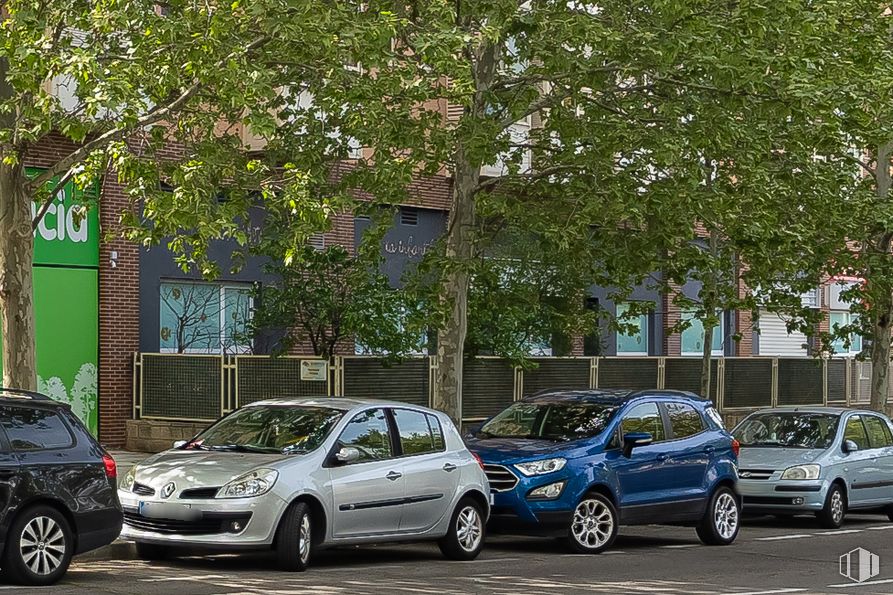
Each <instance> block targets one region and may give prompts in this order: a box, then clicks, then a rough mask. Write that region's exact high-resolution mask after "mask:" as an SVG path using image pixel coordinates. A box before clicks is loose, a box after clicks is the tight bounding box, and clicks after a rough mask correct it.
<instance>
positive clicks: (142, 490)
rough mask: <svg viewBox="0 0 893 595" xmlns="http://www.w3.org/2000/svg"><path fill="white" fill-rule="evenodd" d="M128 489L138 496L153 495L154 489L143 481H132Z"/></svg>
mask: <svg viewBox="0 0 893 595" xmlns="http://www.w3.org/2000/svg"><path fill="white" fill-rule="evenodd" d="M130 491H131V492H133V493H134V494H139V495H140V496H154V495H155V489H154V488H150V487H149V486H147V485H146V484H143V483H134V484H133V487H132V488H130Z"/></svg>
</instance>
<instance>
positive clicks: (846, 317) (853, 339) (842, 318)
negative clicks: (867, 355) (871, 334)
mask: <svg viewBox="0 0 893 595" xmlns="http://www.w3.org/2000/svg"><path fill="white" fill-rule="evenodd" d="M858 321H859V317H858V316H857V315H855V314H853V313H852V312H846V311H844V312H840V311H832V312H831V314H830V322H831V331H832V332H835V331H837V329H841V328H844V327H846V326H850V325H855V324H856V323H857V322H858ZM849 339H850V341H849V342H850V344H849V347H847V345H845V343H846V341H845V339H844V338H843V337H838V338H836V339H834V342H832V343H831V346H832V347H833V348H834V354H835V355H844V356H846V355H856V354H858V353H861V352H862V335H860V334H859V333H850V336H849Z"/></svg>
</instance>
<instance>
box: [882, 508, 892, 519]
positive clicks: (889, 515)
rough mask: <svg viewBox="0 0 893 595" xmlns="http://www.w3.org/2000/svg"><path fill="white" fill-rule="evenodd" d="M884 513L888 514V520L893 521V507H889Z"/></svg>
mask: <svg viewBox="0 0 893 595" xmlns="http://www.w3.org/2000/svg"><path fill="white" fill-rule="evenodd" d="M884 512H886V513H887V518H888V519H890V520H891V521H893V506H888V507H887V509H886V510H885V511H884Z"/></svg>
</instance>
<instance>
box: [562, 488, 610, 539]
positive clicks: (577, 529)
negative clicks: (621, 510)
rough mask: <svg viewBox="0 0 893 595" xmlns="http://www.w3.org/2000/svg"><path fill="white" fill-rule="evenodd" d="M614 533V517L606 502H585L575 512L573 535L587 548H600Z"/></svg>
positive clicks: (572, 527) (572, 526)
mask: <svg viewBox="0 0 893 595" xmlns="http://www.w3.org/2000/svg"><path fill="white" fill-rule="evenodd" d="M613 532H614V515H613V514H612V513H611V510H610V509H609V508H608V507H607V506H606V505H605V503H604V502H600V501H599V500H583V501H582V502H580V503H579V504H578V505H577V508H576V509H575V510H574V520H573V524H572V525H571V533H572V534H573V536H574V539H576V540H577V543H579V544H580V545H582V546H584V547H586V548H592V549H595V548H600V547H602V546H603V545H605V544H606V543H607V542H608V540H609V539H611V535H612V534H613Z"/></svg>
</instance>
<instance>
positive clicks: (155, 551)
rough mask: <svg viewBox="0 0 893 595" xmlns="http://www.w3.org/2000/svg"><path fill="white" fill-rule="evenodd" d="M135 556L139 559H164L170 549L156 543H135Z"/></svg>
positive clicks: (168, 554)
mask: <svg viewBox="0 0 893 595" xmlns="http://www.w3.org/2000/svg"><path fill="white" fill-rule="evenodd" d="M136 556H137V558H139V559H140V560H147V561H149V562H151V561H153V560H166V559H167V558H168V557H169V556H170V550H169V549H168V548H167V547H165V546H163V545H158V544H157V543H137V544H136Z"/></svg>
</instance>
